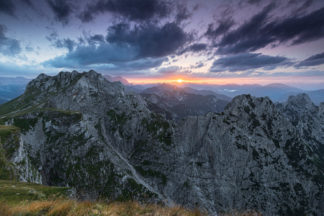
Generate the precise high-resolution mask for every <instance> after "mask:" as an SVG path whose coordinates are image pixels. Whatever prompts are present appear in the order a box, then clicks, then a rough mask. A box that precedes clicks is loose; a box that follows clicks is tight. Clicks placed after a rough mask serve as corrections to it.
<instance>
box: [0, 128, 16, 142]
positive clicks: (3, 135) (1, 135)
mask: <svg viewBox="0 0 324 216" xmlns="http://www.w3.org/2000/svg"><path fill="white" fill-rule="evenodd" d="M17 132H19V128H17V127H15V126H6V125H0V141H1V143H4V142H5V140H6V139H8V138H9V136H10V135H11V134H13V133H17Z"/></svg>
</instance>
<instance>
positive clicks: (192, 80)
mask: <svg viewBox="0 0 324 216" xmlns="http://www.w3.org/2000/svg"><path fill="white" fill-rule="evenodd" d="M126 79H127V81H128V82H129V83H132V84H134V85H143V84H162V83H165V84H173V85H182V84H202V85H226V84H238V85H244V84H260V85H267V84H271V83H283V84H293V85H294V84H297V83H305V84H307V83H323V82H324V77H322V76H310V77H305V76H282V77H222V78H221V77H220V78H215V77H190V76H181V77H180V76H169V77H142V78H141V77H126Z"/></svg>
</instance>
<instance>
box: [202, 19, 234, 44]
mask: <svg viewBox="0 0 324 216" xmlns="http://www.w3.org/2000/svg"><path fill="white" fill-rule="evenodd" d="M233 25H234V21H233V20H232V19H224V20H220V21H219V22H218V26H217V28H215V26H214V24H209V25H208V29H207V32H206V33H205V35H206V36H207V37H209V38H212V39H216V38H217V37H218V36H221V35H223V34H225V33H227V32H228V31H229V30H230V28H231V27H232V26H233Z"/></svg>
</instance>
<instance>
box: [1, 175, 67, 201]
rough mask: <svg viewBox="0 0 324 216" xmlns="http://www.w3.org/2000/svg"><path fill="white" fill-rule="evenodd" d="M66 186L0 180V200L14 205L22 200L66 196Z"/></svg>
mask: <svg viewBox="0 0 324 216" xmlns="http://www.w3.org/2000/svg"><path fill="white" fill-rule="evenodd" d="M67 195H68V188H65V187H50V186H44V185H39V184H33V183H25V182H16V181H9V180H0V202H6V203H7V204H9V205H14V204H17V203H19V202H22V201H35V200H48V199H57V198H66V197H67Z"/></svg>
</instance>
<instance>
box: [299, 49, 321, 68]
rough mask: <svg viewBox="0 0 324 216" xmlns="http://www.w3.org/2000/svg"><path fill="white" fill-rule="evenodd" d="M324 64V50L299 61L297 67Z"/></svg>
mask: <svg viewBox="0 0 324 216" xmlns="http://www.w3.org/2000/svg"><path fill="white" fill-rule="evenodd" d="M321 64H324V52H323V53H320V54H316V55H313V56H311V57H309V58H307V59H305V60H304V61H302V62H300V63H299V64H298V65H297V67H302V66H316V65H321Z"/></svg>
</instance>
